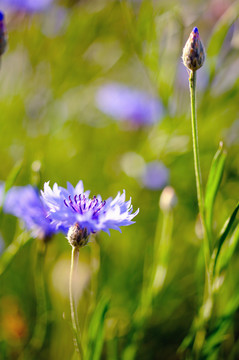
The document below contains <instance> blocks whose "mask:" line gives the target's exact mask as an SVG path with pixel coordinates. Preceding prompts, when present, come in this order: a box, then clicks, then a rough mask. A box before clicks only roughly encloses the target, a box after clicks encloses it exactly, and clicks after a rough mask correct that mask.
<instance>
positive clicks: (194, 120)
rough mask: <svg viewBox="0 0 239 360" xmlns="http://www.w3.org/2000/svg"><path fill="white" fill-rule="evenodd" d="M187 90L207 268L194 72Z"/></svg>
mask: <svg viewBox="0 0 239 360" xmlns="http://www.w3.org/2000/svg"><path fill="white" fill-rule="evenodd" d="M189 88H190V98H191V120H192V138H193V156H194V169H195V177H196V187H197V199H198V207H199V213H200V217H201V221H202V226H203V233H204V236H203V237H204V258H205V266H206V267H208V264H209V259H210V243H209V237H208V232H207V228H206V221H205V212H204V198H203V188H202V175H201V168H200V160H199V145H198V130H197V128H198V127H197V116H196V71H191V72H190V76H189Z"/></svg>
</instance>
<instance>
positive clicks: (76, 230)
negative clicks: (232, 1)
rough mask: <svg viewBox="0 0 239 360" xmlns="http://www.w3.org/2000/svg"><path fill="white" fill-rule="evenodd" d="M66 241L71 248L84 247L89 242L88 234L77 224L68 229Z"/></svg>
mask: <svg viewBox="0 0 239 360" xmlns="http://www.w3.org/2000/svg"><path fill="white" fill-rule="evenodd" d="M67 239H68V241H69V243H70V245H71V246H73V247H76V248H80V247H83V246H85V245H86V244H87V243H88V240H89V234H88V231H87V229H86V228H83V229H82V228H81V227H80V226H79V225H78V224H77V223H76V224H75V225H73V226H71V227H70V229H69V231H68V234H67Z"/></svg>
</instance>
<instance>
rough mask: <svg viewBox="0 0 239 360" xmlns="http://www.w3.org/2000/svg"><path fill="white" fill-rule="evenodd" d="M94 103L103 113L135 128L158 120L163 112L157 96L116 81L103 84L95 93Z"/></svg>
mask: <svg viewBox="0 0 239 360" xmlns="http://www.w3.org/2000/svg"><path fill="white" fill-rule="evenodd" d="M96 104H97V107H98V108H99V109H100V110H101V111H102V112H104V113H105V114H107V115H109V116H111V117H113V118H114V119H116V120H120V121H128V122H129V123H130V124H131V125H132V126H134V127H137V128H138V127H141V126H146V125H153V124H155V123H157V122H159V121H160V120H161V118H162V116H163V112H164V111H163V105H162V104H161V102H160V101H159V100H158V99H157V98H155V97H152V96H150V95H149V94H147V93H145V92H142V91H139V90H137V89H133V88H129V87H127V86H125V85H121V84H117V83H109V84H106V85H103V86H102V87H101V88H100V89H99V90H98V92H97V94H96Z"/></svg>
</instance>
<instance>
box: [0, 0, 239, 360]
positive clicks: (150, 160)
mask: <svg viewBox="0 0 239 360" xmlns="http://www.w3.org/2000/svg"><path fill="white" fill-rule="evenodd" d="M0 10H1V11H3V12H4V13H5V24H6V28H7V38H8V47H7V50H6V52H5V54H3V55H2V57H1V69H0V114H1V115H0V137H1V138H0V159H1V161H0V179H1V180H2V181H5V180H6V179H7V177H8V175H9V173H10V172H11V169H12V168H13V167H14V166H15V165H16V164H17V163H18V162H21V161H22V167H21V171H20V174H19V175H18V177H17V179H16V182H15V184H16V185H21V186H22V185H27V184H32V185H35V186H37V187H39V189H42V188H43V184H44V182H45V181H49V180H50V184H51V185H53V184H54V182H57V183H58V184H59V185H61V186H66V182H67V181H70V182H71V183H72V184H73V185H76V183H77V182H78V181H79V180H80V179H81V180H83V183H84V186H85V189H86V190H88V189H89V190H91V194H92V196H93V195H94V194H101V195H102V197H103V198H104V199H107V198H108V197H110V196H116V194H117V192H118V191H122V190H123V189H125V190H126V198H127V199H129V198H130V197H132V203H133V206H134V209H135V210H136V209H137V208H140V212H139V215H138V216H137V217H136V218H135V220H136V223H135V224H134V225H132V226H130V227H127V228H123V229H122V234H120V233H118V232H116V231H113V230H112V231H111V236H110V237H109V236H108V235H107V234H105V233H100V234H99V235H97V237H96V242H92V244H91V243H90V244H89V246H87V247H85V248H83V249H82V251H81V254H80V268H79V283H78V284H77V289H78V297H79V302H80V306H79V317H80V322H82V324H84V323H86V324H87V321H86V320H85V316H84V314H85V313H86V312H87V309H88V305H89V296H90V294H91V291H90V288H91V282H92V278H93V276H95V275H96V273H97V291H96V290H95V291H96V293H95V302H96V304H97V302H98V299H100V297H101V296H102V295H105V296H107V297H108V298H109V299H110V301H109V309H108V312H107V314H106V317H105V324H104V342H103V348H102V355H101V359H110V360H116V359H130V357H127V356H128V355H127V356H126V355H124V354H125V349H127V348H128V347H129V346H130V344H131V338H132V321H133V320H132V317H133V316H134V314H135V312H136V311H137V308H138V306H139V302H140V299H141V292H142V284H143V278H144V274H145V272H146V273H147V267H148V266H150V263H151V259H152V258H153V256H154V255H153V248H154V243H155V234H156V229H157V224H158V223H159V221H160V216H161V215H162V214H161V213H162V210H161V209H160V207H159V198H160V195H161V192H162V190H163V188H164V187H165V186H167V185H170V186H171V187H173V188H174V190H175V193H176V196H177V205H176V206H175V208H174V209H173V210H172V212H173V230H172V238H171V240H170V241H171V242H170V250H169V254H168V257H169V260H168V267H167V274H166V277H165V280H164V284H163V286H162V288H161V289H160V291H159V292H158V294H157V296H155V298H154V301H153V304H152V309H151V311H150V313H149V314H148V315H147V317H146V318H145V321H144V325H143V326H142V328H141V333H140V335H139V338H140V341H138V343H137V352H136V358H137V359H139V360H141V359H142V360H143V359H145V360H147V359H152V360H153V359H169V360H170V359H179V358H180V355H179V353H178V351H177V350H178V348H179V346H180V344H181V342H182V341H183V339H184V337H185V336H186V335H187V333H188V331H189V329H190V326H191V323H192V321H193V318H194V316H195V314H196V313H197V309H198V306H199V304H200V303H201V300H202V288H203V273H202V271H199V269H201V267H202V265H201V263H200V259H201V255H200V254H201V252H200V246H201V242H202V239H201V231H200V226H197V214H198V209H197V198H196V187H195V177H194V169H193V154H192V141H191V124H190V103H189V91H188V74H187V71H186V69H185V68H184V66H183V65H182V60H181V54H182V48H183V46H184V44H185V42H186V40H187V38H188V36H189V34H190V32H191V30H192V28H193V27H194V26H197V27H198V28H199V32H200V35H201V38H202V41H203V42H204V45H205V49H206V62H205V65H204V66H203V67H202V68H201V69H200V70H199V71H198V72H197V75H198V86H197V95H198V98H197V108H198V126H199V144H200V156H201V166H202V177H203V184H204V186H205V184H206V179H207V176H208V172H209V169H210V164H211V161H212V158H213V155H214V154H215V152H216V150H217V148H218V145H219V142H220V141H221V140H222V141H223V143H224V146H225V148H226V151H227V153H228V156H227V161H226V167H225V173H224V176H223V179H222V184H221V188H220V191H219V195H218V197H217V201H216V204H215V221H214V228H215V231H218V230H219V229H220V228H221V226H222V224H223V223H224V220H225V219H226V217H227V216H228V215H229V214H230V213H231V211H232V209H233V207H234V206H235V204H236V200H237V199H238V193H239V183H238V176H239V167H238V164H239V152H238V145H239V136H238V135H239V107H238V102H239V63H238V62H239V56H238V55H239V22H238V12H239V2H238V1H229V0H211V1H195V0H194V1H188V0H184V1H183V0H181V1H174V0H170V1H157V0H155V1H153V0H142V1H140V0H128V1H124V0H122V1H118V0H82V1H76V0H75V1H74V0H69V1H57V0H55V1H54V0H26V1H24V0H0ZM160 214H161V215H160ZM20 226H21V224H20V225H19V224H18V221H17V219H16V218H14V217H13V216H11V215H6V214H5V215H4V216H3V217H2V220H1V237H0V254H1V253H3V252H4V249H6V248H7V246H8V245H9V244H10V243H11V242H12V240H13V238H14V236H15V233H16V232H19V227H20ZM159 226H160V225H159ZM97 244H98V245H97ZM37 246H38V245H37V240H34V239H33V240H31V241H29V242H28V243H27V244H26V245H25V246H22V247H21V249H19V251H18V253H17V254H16V256H15V257H14V259H13V261H12V262H11V264H10V265H9V267H8V268H7V269H6V271H5V272H4V273H3V274H2V275H1V277H0V358H1V359H4V360H5V359H21V358H24V357H21V356H22V355H21V354H22V353H23V350H24V349H25V348H26V347H27V345H28V343H29V341H30V339H31V337H32V334H33V332H34V327H35V323H36V320H37V315H36V313H37V310H36V309H37V297H36V290H35V286H36V285H35V282H34V261H35V253H36V248H37ZM96 253H97V254H96ZM70 256H71V249H70V246H69V244H68V242H67V240H66V239H65V238H64V236H63V235H62V234H58V235H57V236H55V237H54V238H53V239H52V240H51V242H49V244H48V246H47V252H46V256H45V263H44V279H45V286H46V291H47V295H46V300H47V309H48V310H47V312H48V322H47V327H46V336H45V337H44V340H43V344H42V346H41V347H40V348H39V349H38V351H37V353H36V354H35V355H34V356H32V357H30V358H32V359H39V360H40V359H71V358H72V356H73V342H72V332H71V326H70V311H69V300H68V275H69V268H70ZM238 258H239V254H238V253H236V254H235V256H234V257H233V260H232V264H231V265H230V266H231V268H232V270H231V272H230V271H229V275H228V276H229V280H228V284H229V285H228V287H227V288H226V291H224V293H223V296H221V300H220V301H221V302H220V304H219V305H218V306H219V308H220V306H221V307H222V308H223V307H224V306H225V304H226V303H227V301H228V299H229V298H230V296H231V293H232V292H234V293H235V291H237V292H238V291H239V290H236V289H237V288H238V285H239V279H238V276H237V270H238V264H239V262H238ZM92 259H93V260H94V259H95V261H92ZM238 315H239V313H238V312H236V313H235V317H234V318H232V321H231V323H230V326H228V328H227V332H226V341H225V342H224V345H223V346H222V347H221V349H220V354H219V355H218V359H225V358H227V359H229V355H230V356H232V357H231V358H232V359H234V358H235V359H236V358H238V357H239V353H238V348H239V343H237V340H238V336H239V327H238V321H237V319H238ZM232 349H233V355H231V351H232ZM124 356H125V357H124ZM233 356H235V357H233ZM237 356H238V357H237Z"/></svg>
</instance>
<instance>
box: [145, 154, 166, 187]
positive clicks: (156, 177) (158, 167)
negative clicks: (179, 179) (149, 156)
mask: <svg viewBox="0 0 239 360" xmlns="http://www.w3.org/2000/svg"><path fill="white" fill-rule="evenodd" d="M168 180H169V170H168V169H167V168H166V166H165V165H164V164H163V163H162V162H160V161H152V162H150V163H148V164H146V165H145V168H144V171H143V174H142V177H141V181H142V184H143V185H144V186H145V187H147V188H149V189H152V190H158V189H162V188H163V187H165V186H166V185H167V184H168Z"/></svg>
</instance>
